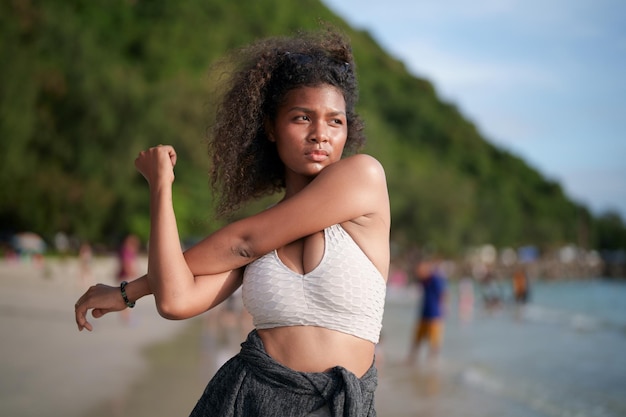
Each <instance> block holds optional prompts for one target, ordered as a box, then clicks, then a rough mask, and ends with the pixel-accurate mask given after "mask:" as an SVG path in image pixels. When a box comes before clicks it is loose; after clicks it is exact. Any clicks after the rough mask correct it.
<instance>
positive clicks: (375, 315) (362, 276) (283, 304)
mask: <svg viewBox="0 0 626 417" xmlns="http://www.w3.org/2000/svg"><path fill="white" fill-rule="evenodd" d="M324 242H325V245H324V255H323V256H322V260H321V261H320V263H319V265H318V266H316V267H315V268H314V269H313V270H312V271H310V272H308V273H306V274H300V273H297V272H295V271H293V270H291V269H290V268H289V267H287V266H286V265H285V264H284V263H283V262H282V261H281V260H280V258H279V257H278V253H277V252H276V251H275V250H274V251H272V252H270V253H268V254H266V255H264V256H262V257H261V258H259V259H257V260H256V261H254V262H252V263H250V264H249V265H248V266H247V267H246V269H245V272H244V278H243V289H242V292H243V302H244V305H245V307H246V309H247V310H248V312H250V314H251V315H252V318H253V322H254V326H255V327H256V328H257V329H271V328H275V327H283V326H319V327H324V328H327V329H331V330H337V331H340V332H343V333H347V334H350V335H353V336H356V337H359V338H362V339H366V340H369V341H371V342H373V343H378V338H379V336H380V330H381V328H382V318H383V310H384V306H385V290H386V284H385V280H384V278H383V276H382V275H381V273H380V272H379V271H378V269H376V267H375V266H374V264H373V263H372V262H371V261H370V260H369V258H368V257H367V256H366V255H365V253H363V251H362V250H361V248H360V247H359V246H358V245H357V244H356V242H355V241H354V240H353V239H352V237H351V236H350V235H349V234H348V233H347V232H346V231H345V230H344V229H343V227H341V225H338V224H337V225H334V226H330V227H328V228H326V229H325V230H324Z"/></svg>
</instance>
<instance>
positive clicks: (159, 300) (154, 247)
mask: <svg viewBox="0 0 626 417" xmlns="http://www.w3.org/2000/svg"><path fill="white" fill-rule="evenodd" d="M150 209H151V213H150V241H149V248H148V274H147V283H148V287H149V289H150V290H151V291H152V293H153V294H154V297H155V300H156V304H157V309H158V310H159V312H160V313H161V314H162V315H164V316H167V315H169V314H170V313H168V312H169V311H171V310H174V309H176V308H177V304H179V303H184V298H185V295H186V294H189V293H190V292H191V291H193V285H194V283H195V281H194V274H193V273H192V272H191V270H190V268H189V266H188V265H187V262H186V261H185V257H184V255H183V252H182V248H181V246H180V238H179V235H178V227H177V225H176V216H175V213H174V207H173V203H172V187H171V185H170V186H161V187H154V188H151V189H150Z"/></svg>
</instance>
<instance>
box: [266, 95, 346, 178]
mask: <svg viewBox="0 0 626 417" xmlns="http://www.w3.org/2000/svg"><path fill="white" fill-rule="evenodd" d="M268 136H269V139H270V141H272V142H275V143H276V148H277V150H278V155H279V156H280V159H281V160H282V161H283V163H284V164H285V170H286V172H285V179H286V181H289V180H290V178H293V177H308V179H309V180H310V179H311V178H310V177H314V176H316V175H317V174H319V173H320V171H321V170H322V169H324V168H325V167H327V166H328V165H330V164H332V163H334V162H337V161H338V160H340V159H341V154H342V153H343V148H344V146H345V144H346V139H347V136H348V122H347V118H346V102H345V100H344V98H343V94H341V91H339V90H338V89H337V88H335V87H333V86H331V85H328V84H323V85H320V86H316V87H300V88H297V89H294V90H291V91H289V92H288V93H287V94H286V96H285V99H284V100H283V103H282V104H281V105H280V106H279V108H278V112H277V115H276V120H275V121H274V123H273V124H270V125H269V126H268Z"/></svg>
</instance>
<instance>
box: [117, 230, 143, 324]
mask: <svg viewBox="0 0 626 417" xmlns="http://www.w3.org/2000/svg"><path fill="white" fill-rule="evenodd" d="M140 246H141V242H140V240H139V238H138V237H137V236H136V235H133V234H129V235H127V236H126V237H125V238H124V240H123V241H122V244H121V245H120V247H119V249H118V251H117V264H118V268H117V274H116V275H115V278H116V280H117V282H118V284H119V285H121V284H122V282H126V281H128V280H132V279H134V278H136V277H137V275H139V270H138V268H137V255H138V254H139V248H140ZM120 314H121V318H122V321H123V322H124V323H126V324H129V323H130V319H131V317H130V310H129V309H124V310H122V312H121V313H120Z"/></svg>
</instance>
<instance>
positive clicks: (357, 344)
mask: <svg viewBox="0 0 626 417" xmlns="http://www.w3.org/2000/svg"><path fill="white" fill-rule="evenodd" d="M258 333H259V336H260V337H261V340H262V341H263V346H264V347H265V351H266V352H267V354H268V355H270V356H271V357H272V358H273V359H274V360H275V361H277V362H278V363H280V364H282V365H284V366H286V367H288V368H291V369H293V370H295V371H300V372H326V371H328V370H329V369H332V368H334V367H335V366H342V367H344V368H346V369H347V370H348V371H350V372H352V373H354V374H355V375H356V376H357V377H359V378H360V377H362V376H363V375H364V374H365V373H366V372H367V370H368V369H369V368H370V367H371V366H372V362H373V360H374V343H372V342H370V341H368V340H365V339H361V338H358V337H356V336H351V335H349V334H346V333H341V332H338V331H335V330H329V329H325V328H323V327H315V326H289V327H276V328H273V329H263V330H259V331H258Z"/></svg>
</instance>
